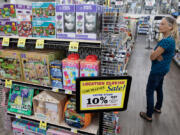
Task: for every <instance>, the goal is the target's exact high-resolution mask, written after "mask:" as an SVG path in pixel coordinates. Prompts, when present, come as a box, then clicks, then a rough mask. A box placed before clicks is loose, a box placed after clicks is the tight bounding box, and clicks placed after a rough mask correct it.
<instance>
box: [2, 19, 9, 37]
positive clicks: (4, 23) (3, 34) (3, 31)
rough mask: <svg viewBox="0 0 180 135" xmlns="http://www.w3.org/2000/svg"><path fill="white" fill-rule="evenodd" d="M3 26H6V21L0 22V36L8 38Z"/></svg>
mask: <svg viewBox="0 0 180 135" xmlns="http://www.w3.org/2000/svg"><path fill="white" fill-rule="evenodd" d="M5 25H6V21H4V20H0V36H10V34H9V35H8V33H7V34H5V29H6V26H5Z"/></svg>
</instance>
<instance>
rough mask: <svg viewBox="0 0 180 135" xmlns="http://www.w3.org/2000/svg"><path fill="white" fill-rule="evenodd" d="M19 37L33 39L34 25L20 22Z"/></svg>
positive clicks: (28, 22)
mask: <svg viewBox="0 0 180 135" xmlns="http://www.w3.org/2000/svg"><path fill="white" fill-rule="evenodd" d="M18 35H19V36H20V37H32V24H31V22H30V21H20V22H18Z"/></svg>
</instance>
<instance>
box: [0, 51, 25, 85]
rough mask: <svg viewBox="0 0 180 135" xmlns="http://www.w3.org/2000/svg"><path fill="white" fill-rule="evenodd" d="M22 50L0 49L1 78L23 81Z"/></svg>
mask: <svg viewBox="0 0 180 135" xmlns="http://www.w3.org/2000/svg"><path fill="white" fill-rule="evenodd" d="M20 58H21V57H20V51H16V50H0V78H2V79H11V80H18V81H22V79H23V75H22V69H21V62H20Z"/></svg>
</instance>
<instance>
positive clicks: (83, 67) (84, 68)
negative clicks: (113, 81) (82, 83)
mask: <svg viewBox="0 0 180 135" xmlns="http://www.w3.org/2000/svg"><path fill="white" fill-rule="evenodd" d="M99 65H100V61H99V60H97V56H95V55H88V56H87V57H86V59H85V60H82V61H81V62H80V76H81V77H85V76H98V75H99V70H100V67H99Z"/></svg>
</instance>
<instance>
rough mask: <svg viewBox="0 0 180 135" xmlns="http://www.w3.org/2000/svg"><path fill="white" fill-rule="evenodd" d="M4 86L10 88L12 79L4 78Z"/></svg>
mask: <svg viewBox="0 0 180 135" xmlns="http://www.w3.org/2000/svg"><path fill="white" fill-rule="evenodd" d="M5 87H6V88H11V87H12V80H5Z"/></svg>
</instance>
